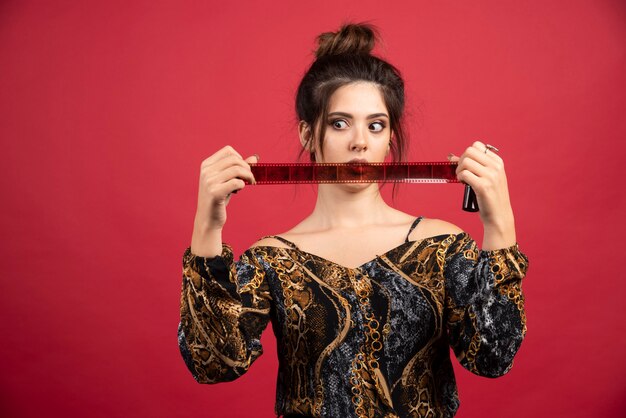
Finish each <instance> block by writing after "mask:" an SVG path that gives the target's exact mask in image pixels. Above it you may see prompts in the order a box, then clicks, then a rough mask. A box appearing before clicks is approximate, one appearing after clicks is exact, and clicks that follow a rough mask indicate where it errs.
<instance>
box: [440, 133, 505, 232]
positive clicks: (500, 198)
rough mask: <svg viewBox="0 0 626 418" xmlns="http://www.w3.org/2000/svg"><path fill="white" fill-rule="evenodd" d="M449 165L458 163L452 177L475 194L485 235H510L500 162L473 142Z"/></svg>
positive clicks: (491, 151)
mask: <svg viewBox="0 0 626 418" xmlns="http://www.w3.org/2000/svg"><path fill="white" fill-rule="evenodd" d="M449 160H450V161H458V166H457V169H456V175H457V178H458V179H459V181H461V182H463V183H465V184H469V185H470V186H471V187H472V189H474V192H475V193H476V199H477V201H478V207H479V213H480V218H481V221H482V223H483V225H484V227H485V233H486V234H487V233H488V231H492V232H494V233H498V234H500V235H505V236H508V237H509V239H506V237H504V238H505V241H509V240H510V235H511V233H512V235H513V241H514V240H515V237H514V235H515V232H514V231H515V227H514V219H513V209H512V208H511V201H510V199H509V189H508V185H507V180H506V173H505V171H504V161H502V158H500V156H499V155H498V154H496V153H495V152H494V150H491V149H489V148H488V147H487V146H486V145H485V144H484V143H482V142H480V141H476V142H474V143H473V144H472V146H470V147H468V148H467V149H466V150H465V152H463V154H461V156H460V157H457V156H451V157H450V158H449Z"/></svg>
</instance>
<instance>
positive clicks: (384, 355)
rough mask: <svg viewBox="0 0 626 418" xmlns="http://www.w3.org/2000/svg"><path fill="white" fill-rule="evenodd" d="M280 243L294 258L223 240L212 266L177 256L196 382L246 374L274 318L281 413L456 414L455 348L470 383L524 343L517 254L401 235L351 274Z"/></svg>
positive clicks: (186, 350)
mask: <svg viewBox="0 0 626 418" xmlns="http://www.w3.org/2000/svg"><path fill="white" fill-rule="evenodd" d="M420 219H422V217H420V218H418V219H416V221H415V222H414V224H413V227H415V225H416V224H417V223H418V222H419V221H420ZM413 227H412V228H413ZM277 238H278V237H277ZM283 242H286V243H288V244H289V248H279V247H271V246H258V247H252V248H250V249H248V250H247V251H245V252H244V253H243V254H242V256H241V258H240V259H239V261H237V262H234V260H233V253H232V250H231V248H230V247H229V246H228V245H226V244H224V246H223V251H222V254H221V256H217V257H213V258H203V257H199V256H196V255H194V254H192V253H191V249H190V248H187V249H186V250H185V252H184V255H183V282H182V295H181V321H180V325H179V328H178V342H179V347H180V351H181V353H182V356H183V358H184V360H185V363H186V364H187V367H188V368H189V370H190V371H191V373H192V375H193V376H194V378H195V379H196V380H197V381H198V382H201V383H218V382H224V381H230V380H233V379H236V378H237V377H239V376H241V375H242V374H243V373H245V372H246V371H247V370H248V368H249V367H250V366H251V365H252V363H253V362H254V361H255V360H256V359H257V358H258V357H259V356H260V355H261V354H262V352H263V349H262V347H261V344H260V337H261V332H262V331H263V330H264V329H265V327H266V326H267V324H268V322H269V321H272V328H273V331H274V334H275V336H276V339H277V351H278V356H279V368H278V379H277V388H276V389H277V390H276V406H275V412H276V414H278V415H285V416H296V417H297V416H306V417H451V416H453V415H454V414H455V413H456V410H457V409H458V407H459V400H458V396H457V389H456V384H455V379H454V374H453V369H452V363H451V360H450V350H449V347H452V349H453V351H454V354H455V355H456V358H457V359H458V361H459V362H460V363H461V364H462V365H463V366H464V367H465V368H466V369H468V370H469V371H471V372H472V373H475V374H477V375H481V376H489V377H497V376H500V375H502V374H504V373H506V372H507V371H508V370H509V369H510V367H511V366H512V362H513V357H514V356H515V353H516V352H517V350H518V348H519V346H520V344H521V342H522V339H523V338H524V335H525V333H526V319H525V314H524V297H523V294H522V289H521V280H522V278H523V277H524V275H525V273H526V269H527V266H528V260H527V258H526V256H525V255H524V254H523V253H522V252H521V251H520V250H519V248H518V245H517V244H515V245H513V246H511V247H508V248H503V249H498V250H492V251H482V250H479V249H478V248H477V246H476V243H475V241H474V240H472V239H471V238H470V236H469V235H468V234H467V233H465V232H461V233H458V234H445V235H437V236H433V237H429V238H425V239H422V240H419V241H408V235H407V240H406V241H405V242H404V243H403V244H401V245H399V246H398V247H396V248H393V249H391V250H389V251H387V252H386V253H384V254H381V255H379V256H377V257H376V258H375V259H373V260H371V261H369V262H367V263H365V264H363V265H361V266H359V267H357V268H347V267H344V266H341V265H339V264H336V263H334V262H331V261H329V260H326V259H324V258H322V257H319V256H316V255H314V254H310V253H307V252H306V251H302V250H300V249H299V248H298V247H297V246H296V245H295V244H293V243H291V242H289V241H287V240H284V239H283Z"/></svg>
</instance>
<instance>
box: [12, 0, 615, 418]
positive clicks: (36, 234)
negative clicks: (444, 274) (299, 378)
mask: <svg viewBox="0 0 626 418" xmlns="http://www.w3.org/2000/svg"><path fill="white" fill-rule="evenodd" d="M239 3H240V2H225V1H221V2H216V1H213V2H210V1H207V2H175V1H171V2H164V1H134V2H123V1H104V2H84V1H55V2H31V1H21V2H18V1H8V0H5V1H3V2H1V3H0V140H1V144H2V150H1V153H0V158H1V161H2V163H1V164H2V176H0V187H1V192H2V197H3V199H2V200H3V201H4V203H3V204H2V216H1V217H0V228H1V237H2V241H1V242H2V247H1V248H0V260H1V268H2V271H1V274H0V313H1V315H2V316H1V318H2V320H1V321H0V336H1V338H2V343H1V344H0V359H1V360H0V370H2V371H1V372H0V415H2V416H6V417H35V416H47V417H57V416H58V417H61V416H63V417H84V416H90V417H178V416H180V417H186V416H192V415H196V416H198V415H199V416H210V417H221V416H228V417H246V416H258V417H270V416H273V403H274V388H275V379H276V367H277V362H276V352H275V345H274V343H273V341H272V338H273V335H272V334H271V331H270V330H269V329H268V332H267V333H266V334H265V335H264V340H263V342H264V344H265V350H266V353H265V355H264V356H262V358H261V359H259V360H258V362H257V363H256V364H255V365H254V367H253V368H252V369H251V370H250V372H249V373H248V374H247V375H246V376H244V377H242V378H241V379H239V380H238V381H236V382H233V383H229V384H221V385H215V386H203V385H199V384H196V383H195V382H194V380H193V379H192V377H191V375H190V374H189V373H188V371H187V370H186V368H185V366H184V364H183V361H182V359H181V358H180V355H179V353H178V348H177V341H176V326H177V323H178V298H179V290H180V281H181V256H182V253H183V250H184V249H185V247H186V246H188V245H189V243H190V238H191V230H192V222H193V217H194V213H195V204H196V196H197V194H196V193H197V181H198V174H199V167H200V163H201V161H202V160H203V159H204V158H206V157H207V156H209V155H210V154H212V153H213V152H214V151H216V150H217V149H218V148H220V147H222V146H223V145H226V144H231V145H233V146H234V147H235V148H237V149H239V150H240V151H241V152H242V153H243V154H246V155H251V154H252V153H255V152H256V153H259V154H260V155H261V157H262V160H263V161H266V162H271V161H292V160H294V159H295V157H296V155H297V152H298V141H297V136H296V125H295V119H294V118H295V116H294V113H293V110H292V109H293V97H294V93H295V89H296V86H297V83H298V81H299V78H300V77H301V76H302V74H303V72H304V71H305V69H306V66H307V65H308V64H309V63H310V62H311V59H312V56H311V53H310V52H311V50H312V49H313V48H314V44H313V39H314V37H315V36H316V35H317V34H318V33H319V32H321V31H326V30H334V29H336V28H337V27H338V25H339V24H340V23H341V22H343V21H347V20H356V21H362V20H369V21H371V22H373V23H375V24H376V25H378V26H379V27H380V29H381V32H382V34H383V37H384V39H385V42H386V45H385V47H384V48H383V49H382V53H383V55H384V56H385V57H387V58H388V59H389V60H390V61H391V62H393V63H394V64H396V65H397V66H398V67H399V68H400V69H401V70H402V72H403V73H404V76H405V78H406V84H407V94H408V97H409V110H410V113H411V114H410V118H409V125H410V133H411V135H412V139H413V143H412V153H411V158H412V159H413V160H444V159H445V156H446V155H447V154H448V153H449V152H455V153H457V154H459V153H461V152H462V151H463V149H464V148H465V147H466V146H468V145H469V144H470V143H471V142H472V141H473V140H475V139H481V140H483V141H485V142H489V143H492V144H494V145H496V146H498V147H499V148H500V150H501V152H500V155H501V156H502V157H503V158H504V159H505V161H506V166H507V174H508V177H509V181H510V190H511V194H512V199H513V205H514V209H515V215H516V221H517V233H518V240H519V242H520V245H521V247H522V250H523V251H524V252H526V253H527V255H528V256H529V257H530V270H529V273H528V276H527V279H526V282H525V285H524V289H525V291H526V295H527V311H528V336H527V338H526V341H525V342H524V344H523V345H522V348H521V351H520V353H519V355H518V357H517V360H516V365H515V367H514V368H513V370H512V371H511V372H510V373H509V374H508V375H506V376H504V377H503V378H500V379H496V380H488V379H484V378H480V377H476V376H473V375H471V374H469V373H468V372H465V371H463V370H461V369H458V381H459V389H460V396H461V402H462V406H461V410H460V412H459V414H458V416H459V417H461V418H463V417H527V416H533V417H537V418H538V417H554V416H567V417H617V416H624V414H625V411H626V396H625V395H626V357H625V356H624V349H625V348H626V333H625V332H624V320H625V319H626V318H625V317H626V309H625V305H626V303H625V301H624V294H625V292H626V284H625V283H626V276H625V274H624V272H623V270H622V264H623V261H624V257H623V251H624V248H625V246H624V241H623V240H624V238H625V235H624V233H625V232H626V231H625V228H624V221H623V216H624V213H625V209H626V208H625V206H626V205H625V201H624V192H623V187H624V186H623V180H624V174H623V173H624V170H623V168H622V167H621V164H622V163H623V161H624V157H625V155H624V145H623V144H624V141H625V140H626V4H624V2H623V1H617V0H615V1H608V0H589V1H573V0H564V1H550V2H545V1H517V0H516V1H508V0H507V1H503V0H493V1H474V2H433V1H403V2H393V3H392V4H387V3H385V4H383V2H376V1H359V2H354V1H338V0H332V1H327V0H324V1H319V0H316V1H311V2H306V3H305V2H291V1H282V2H270V1H258V2H257V1H255V2H248V4H247V5H245V6H243V5H241V4H239ZM257 187H258V188H257ZM257 187H249V188H247V189H246V190H244V191H243V192H241V193H239V194H238V195H237V196H235V198H234V199H233V200H232V202H231V205H229V222H228V224H227V230H226V232H225V240H226V241H228V242H230V243H232V244H233V245H234V247H235V249H236V251H237V253H239V252H241V251H242V250H243V249H245V247H246V246H247V245H249V244H250V243H252V242H253V241H255V240H256V239H257V238H259V237H260V236H262V235H265V234H270V233H279V232H282V231H284V230H286V229H288V228H289V227H290V226H292V225H293V224H294V223H295V222H296V221H298V219H299V218H301V217H303V216H304V215H305V214H306V213H307V211H308V210H310V209H311V207H312V203H313V196H314V193H313V189H312V188H311V187H308V186H306V187H301V188H298V189H297V190H296V189H295V187H293V186H288V187H287V186H284V187H283V186H265V187H262V186H257ZM390 189H391V188H390V187H388V188H386V190H387V192H386V193H388V191H389V190H390ZM461 196H462V187H461V185H458V184H457V185H411V186H405V187H402V188H401V193H400V196H399V197H398V199H397V201H396V205H397V206H398V207H399V208H400V209H402V210H405V211H408V212H410V213H413V214H415V215H425V216H430V217H438V218H442V219H446V220H448V221H451V222H454V223H456V224H457V225H459V226H461V227H462V228H464V229H466V230H467V231H468V232H470V233H471V234H472V235H473V236H474V237H475V238H476V239H477V240H479V242H480V239H481V237H482V230H481V225H480V221H479V218H478V216H477V215H476V214H470V213H465V212H462V211H461V210H460V209H459V207H460V204H461Z"/></svg>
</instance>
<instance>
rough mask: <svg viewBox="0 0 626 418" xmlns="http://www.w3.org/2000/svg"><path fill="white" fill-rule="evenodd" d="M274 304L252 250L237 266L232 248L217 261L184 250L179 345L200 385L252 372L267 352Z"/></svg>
mask: <svg viewBox="0 0 626 418" xmlns="http://www.w3.org/2000/svg"><path fill="white" fill-rule="evenodd" d="M270 303H271V297H270V294H269V289H268V286H267V282H266V281H265V272H264V269H263V267H262V265H260V263H259V262H258V260H257V259H256V257H255V256H254V255H253V254H252V252H250V251H246V252H245V253H244V254H243V255H242V256H241V259H240V260H239V261H238V262H237V263H233V254H232V250H231V249H230V247H228V246H227V245H224V246H223V249H222V253H221V255H219V256H216V257H200V256H196V255H194V254H193V253H192V252H191V248H187V249H186V250H185V253H184V255H183V283H182V292H181V300H180V324H179V326H178V344H179V348H180V351H181V354H182V356H183V359H184V360H185V363H186V365H187V367H188V368H189V370H190V371H191V374H192V375H193V377H194V378H195V379H196V380H197V381H198V382H200V383H218V382H225V381H231V380H234V379H236V378H238V377H239V376H241V375H242V374H244V373H245V372H246V371H247V370H248V369H249V367H250V365H251V364H252V363H253V362H254V361H255V360H256V359H257V358H258V357H259V356H260V355H261V354H262V353H263V348H262V346H261V343H260V338H261V333H262V332H263V330H264V329H265V327H266V326H267V323H268V320H269V311H270Z"/></svg>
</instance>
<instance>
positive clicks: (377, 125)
mask: <svg viewBox="0 0 626 418" xmlns="http://www.w3.org/2000/svg"><path fill="white" fill-rule="evenodd" d="M385 126H386V125H385V124H384V123H383V122H381V121H376V122H372V123H371V124H370V131H372V132H380V131H382V130H383V129H385Z"/></svg>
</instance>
